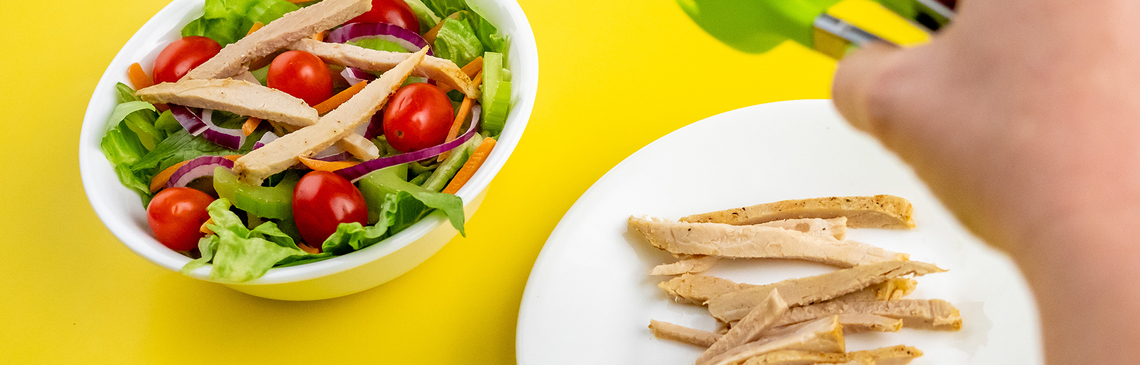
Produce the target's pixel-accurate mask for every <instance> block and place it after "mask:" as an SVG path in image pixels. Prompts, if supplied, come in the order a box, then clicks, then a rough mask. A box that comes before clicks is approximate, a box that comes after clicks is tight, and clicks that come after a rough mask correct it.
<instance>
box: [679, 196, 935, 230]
mask: <svg viewBox="0 0 1140 365" xmlns="http://www.w3.org/2000/svg"><path fill="white" fill-rule="evenodd" d="M913 213H914V208H913V207H912V206H911V205H910V202H909V201H907V200H906V199H903V198H900V197H897V196H893V195H875V196H848V197H830V198H814V199H799V200H784V201H778V202H774V203H767V204H759V205H753V206H750V207H743V208H736V209H729V210H722V211H718V212H711V213H704V214H695V215H690V216H688V217H684V218H681V221H682V222H693V223H726V224H733V225H745V224H757V223H764V222H770V221H774V220H780V219H792V218H835V217H847V226H848V227H852V228H891V229H909V228H914V219H913V218H912V217H911V215H912V214H913Z"/></svg>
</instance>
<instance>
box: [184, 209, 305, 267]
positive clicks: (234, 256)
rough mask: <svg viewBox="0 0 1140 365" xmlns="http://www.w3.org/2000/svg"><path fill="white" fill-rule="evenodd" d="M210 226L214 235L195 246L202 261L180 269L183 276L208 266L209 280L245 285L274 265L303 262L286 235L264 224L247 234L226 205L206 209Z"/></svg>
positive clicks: (267, 223) (291, 239) (275, 226)
mask: <svg viewBox="0 0 1140 365" xmlns="http://www.w3.org/2000/svg"><path fill="white" fill-rule="evenodd" d="M206 211H207V212H209V214H210V219H211V220H212V221H213V223H212V224H207V225H206V227H207V228H209V229H210V230H211V231H213V232H214V234H213V235H210V236H207V237H206V238H203V239H202V240H200V241H199V242H198V249H199V251H201V252H202V257H201V258H199V259H197V260H194V261H191V262H190V263H188V264H186V266H183V267H182V272H183V273H189V272H191V271H193V270H194V269H197V268H199V267H202V266H203V265H205V264H206V263H209V262H212V263H213V267H212V268H211V269H210V279H211V280H216V281H223V282H245V281H250V280H253V279H257V278H259V277H261V276H263V275H265V272H267V271H269V269H270V268H272V267H273V266H274V265H277V263H278V262H281V261H283V260H285V259H287V258H294V260H297V259H304V258H308V257H309V256H314V255H310V254H309V253H307V252H305V251H303V250H301V249H300V248H299V247H297V244H296V242H294V241H293V238H291V237H289V235H287V234H285V232H282V231H281V230H280V229H279V228H277V224H276V223H273V222H265V223H262V224H261V225H259V226H257V227H255V228H254V229H252V230H250V229H248V228H246V227H245V225H244V224H243V223H242V222H241V219H240V218H238V216H237V214H234V213H233V212H231V211H230V202H229V201H228V200H226V199H218V200H215V201H214V202H213V203H210V205H209V206H208V207H206Z"/></svg>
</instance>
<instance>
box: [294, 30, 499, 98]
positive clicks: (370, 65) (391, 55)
mask: <svg viewBox="0 0 1140 365" xmlns="http://www.w3.org/2000/svg"><path fill="white" fill-rule="evenodd" d="M289 49H291V50H296V51H305V52H309V53H312V54H313V55H315V56H317V57H320V58H321V60H324V61H325V62H327V63H331V64H335V65H341V66H345V67H355V68H358V69H361V70H365V71H373V72H387V71H388V70H390V69H392V67H395V66H396V65H397V64H399V63H400V62H402V61H403V60H404V59H407V58H408V54H407V53H401V52H386V51H377V50H371V49H367V48H364V47H357V46H354V45H351V44H339V43H325V42H321V41H317V40H313V39H301V40H300V41H297V42H296V43H293V44H290V45H289ZM412 74H413V75H416V76H421V77H427V78H430V79H432V80H435V81H436V82H441V83H444V84H447V85H448V86H451V87H453V88H455V89H457V90H459V91H460V92H462V93H463V95H466V96H467V97H469V98H472V99H478V98H479V95H480V94H481V93H480V91H479V86H477V85H475V83H474V81H472V80H471V78H470V77H468V76H467V74H465V73H463V70H461V69H460V68H459V66H456V65H455V63H453V62H451V61H450V60H446V59H442V58H437V57H431V56H428V57H425V58H424V61H423V63H421V64H420V65H419V66H418V67H416V69H415V71H412Z"/></svg>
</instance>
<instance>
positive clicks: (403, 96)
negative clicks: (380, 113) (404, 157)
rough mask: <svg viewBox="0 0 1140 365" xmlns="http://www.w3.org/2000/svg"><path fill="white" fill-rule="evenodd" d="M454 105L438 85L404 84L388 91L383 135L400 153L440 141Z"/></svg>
mask: <svg viewBox="0 0 1140 365" xmlns="http://www.w3.org/2000/svg"><path fill="white" fill-rule="evenodd" d="M454 119H455V107H453V106H452V105H451V100H448V99H447V95H446V94H444V93H443V91H442V90H440V89H439V88H438V87H435V86H432V85H430V84H425V83H415V84H408V85H406V86H404V87H401V88H400V89H399V90H396V93H395V94H392V100H391V101H389V102H388V107H387V108H386V109H384V135H386V136H388V143H389V144H391V145H392V148H395V149H396V150H398V151H400V152H411V151H415V150H419V149H423V148H427V147H431V146H435V145H437V144H440V143H443V140H444V139H446V138H447V132H448V130H450V129H451V123H452V122H453V121H454Z"/></svg>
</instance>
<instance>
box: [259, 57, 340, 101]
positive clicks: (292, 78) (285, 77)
mask: <svg viewBox="0 0 1140 365" xmlns="http://www.w3.org/2000/svg"><path fill="white" fill-rule="evenodd" d="M266 78H267V80H266V81H268V84H269V87H271V88H274V89H277V90H281V91H284V92H285V93H287V94H289V95H293V96H295V97H297V98H299V99H302V100H304V101H305V102H306V103H309V105H317V104H320V103H321V102H322V101H325V99H328V98H329V97H330V96H332V94H333V84H332V75H331V74H329V67H328V66H326V65H325V63H324V61H321V59H320V58H317V56H314V55H313V54H312V53H309V52H305V51H289V52H285V53H282V54H281V55H280V56H277V58H274V59H273V63H270V64H269V75H267V77H266Z"/></svg>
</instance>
